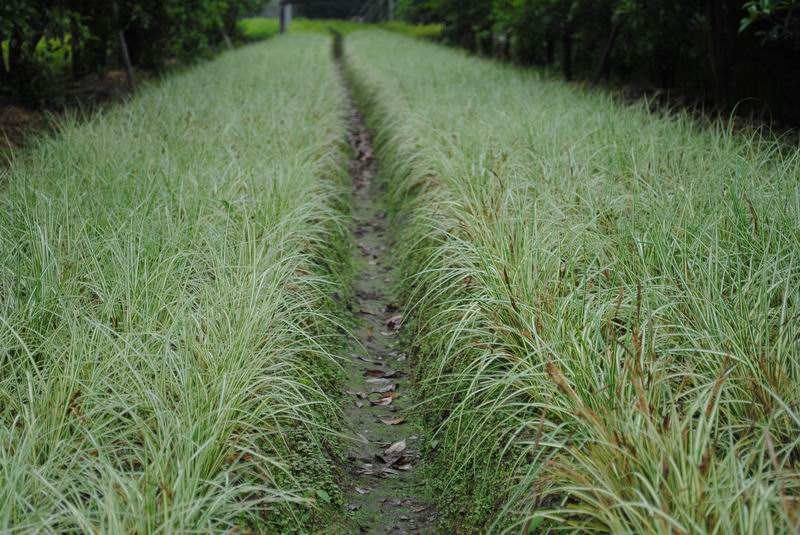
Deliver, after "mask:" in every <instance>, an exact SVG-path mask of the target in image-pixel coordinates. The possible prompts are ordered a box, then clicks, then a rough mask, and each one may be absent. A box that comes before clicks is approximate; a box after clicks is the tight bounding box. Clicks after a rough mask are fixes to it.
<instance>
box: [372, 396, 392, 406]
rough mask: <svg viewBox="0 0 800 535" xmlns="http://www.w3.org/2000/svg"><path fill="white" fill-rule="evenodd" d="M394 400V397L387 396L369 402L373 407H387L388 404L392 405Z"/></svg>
mask: <svg viewBox="0 0 800 535" xmlns="http://www.w3.org/2000/svg"><path fill="white" fill-rule="evenodd" d="M393 400H394V398H391V397H386V398H380V399H378V400H377V401H370V402H369V404H370V405H372V406H373V407H375V406H377V407H385V406H387V405H391V404H392V401H393Z"/></svg>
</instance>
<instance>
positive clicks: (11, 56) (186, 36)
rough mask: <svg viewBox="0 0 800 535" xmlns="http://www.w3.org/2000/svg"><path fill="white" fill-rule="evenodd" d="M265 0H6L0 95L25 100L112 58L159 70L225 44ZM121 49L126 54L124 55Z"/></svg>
mask: <svg viewBox="0 0 800 535" xmlns="http://www.w3.org/2000/svg"><path fill="white" fill-rule="evenodd" d="M264 3H265V1H264V0H106V1H98V0H3V1H2V2H0V43H1V44H2V52H3V54H2V55H3V61H2V62H0V95H6V96H10V97H12V98H19V99H22V100H27V101H29V102H31V101H35V100H36V99H37V98H40V97H41V96H42V95H46V94H47V92H48V88H50V87H52V86H53V85H54V81H55V80H56V79H61V78H64V77H72V78H75V79H77V78H80V77H83V76H85V75H87V74H91V73H94V72H100V71H103V70H105V69H107V68H109V67H112V66H125V65H126V64H129V65H131V66H133V67H137V68H141V69H147V70H155V71H157V70H159V69H161V68H162V67H163V66H164V65H165V64H166V63H167V61H168V60H170V59H173V58H175V59H185V58H193V57H197V56H198V55H201V56H202V55H204V54H208V53H209V52H210V51H212V50H214V49H215V48H217V47H219V46H220V45H222V46H224V44H225V43H226V42H230V40H231V39H232V38H233V37H234V34H235V32H236V28H237V26H236V21H237V19H238V18H239V17H240V16H242V15H244V14H246V13H249V12H252V11H254V10H256V9H258V8H259V7H260V6H261V5H262V4H264ZM125 56H127V57H128V58H129V60H130V61H129V62H128V61H125Z"/></svg>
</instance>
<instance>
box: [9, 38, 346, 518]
mask: <svg viewBox="0 0 800 535" xmlns="http://www.w3.org/2000/svg"><path fill="white" fill-rule="evenodd" d="M342 108H343V98H342V92H341V89H340V85H339V82H338V80H337V78H336V75H335V71H334V66H333V62H332V60H331V56H330V40H329V39H328V38H325V37H322V36H315V35H304V36H302V37H295V36H288V37H286V38H282V39H280V40H275V41H273V42H271V43H269V44H267V45H256V46H250V47H245V48H243V49H240V50H237V51H235V52H231V53H227V54H224V55H223V56H222V57H220V58H219V59H217V60H216V61H213V62H210V63H207V64H204V65H202V66H200V67H198V68H195V69H192V70H190V71H188V72H186V73H184V74H181V75H177V76H174V77H170V78H168V79H166V80H164V81H163V82H160V83H158V84H154V85H150V86H149V87H146V88H144V89H143V90H141V91H140V92H139V94H138V96H136V98H134V99H133V100H132V101H130V102H129V103H127V104H126V105H124V106H120V107H118V108H116V109H114V110H112V111H110V112H108V113H107V114H104V115H101V116H97V117H95V118H93V119H91V120H89V121H87V122H84V123H83V124H80V125H79V124H77V122H76V121H70V120H66V121H65V122H64V124H62V125H61V127H60V131H59V133H58V135H56V136H54V137H53V138H48V139H43V140H41V141H40V142H38V143H36V145H35V146H33V147H31V148H30V149H28V150H27V151H25V152H24V153H22V154H21V155H20V156H19V158H17V160H16V161H15V162H14V163H13V165H12V167H11V170H10V172H8V173H7V174H6V175H7V176H5V177H3V180H2V182H3V188H2V195H0V367H1V369H2V374H1V375H0V422H1V423H0V530H1V531H4V532H6V531H10V530H20V531H56V532H95V531H96V532H105V533H132V532H135V533H149V532H168V533H171V532H185V531H196V532H197V531H200V532H205V531H208V530H214V531H224V530H227V529H230V528H233V527H235V526H238V527H240V528H242V529H246V528H253V529H256V530H265V531H284V530H286V529H289V528H291V527H292V526H297V525H301V524H302V525H304V526H306V527H308V526H313V525H314V523H315V522H320V521H322V520H324V516H325V514H327V513H326V510H325V508H324V507H320V504H322V505H324V503H323V502H325V501H331V500H335V499H336V496H337V492H338V491H337V489H336V487H335V486H334V483H333V481H332V480H331V466H330V464H331V461H332V459H331V458H330V455H335V454H336V451H337V447H336V440H335V436H334V434H335V431H336V428H338V424H337V421H338V418H339V415H338V414H339V409H338V403H337V402H336V400H334V399H332V398H331V397H330V395H331V393H332V392H333V389H331V388H329V386H330V384H331V383H332V382H333V381H334V380H335V379H336V376H337V373H338V372H337V369H338V364H337V363H336V360H335V358H334V357H333V351H334V350H335V349H336V344H339V343H341V338H342V337H341V334H340V333H339V332H338V330H339V329H338V323H339V321H340V320H339V319H338V316H339V315H340V312H339V310H338V306H339V305H338V304H337V303H336V302H335V301H334V299H333V296H335V295H336V294H335V292H336V291H342V290H341V283H342V281H343V279H344V277H345V276H346V274H347V273H346V272H347V270H348V269H349V268H348V262H347V260H346V259H347V258H349V256H346V255H345V254H344V253H345V252H346V251H347V248H346V247H345V246H346V237H345V236H346V235H345V233H344V227H343V222H344V220H345V217H346V214H345V209H346V202H345V199H346V197H345V196H344V194H343V192H344V191H346V190H345V188H344V185H345V176H346V174H345V173H344V172H343V169H342V168H341V163H342V156H343V154H342V152H343V149H342V147H343V146H344V145H343V142H342V141H343V138H344V123H343V120H342Z"/></svg>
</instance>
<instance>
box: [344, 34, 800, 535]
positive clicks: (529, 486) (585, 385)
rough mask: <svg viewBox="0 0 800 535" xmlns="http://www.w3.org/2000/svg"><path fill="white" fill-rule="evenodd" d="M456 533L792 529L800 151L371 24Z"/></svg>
mask: <svg viewBox="0 0 800 535" xmlns="http://www.w3.org/2000/svg"><path fill="white" fill-rule="evenodd" d="M345 57H346V60H347V64H348V75H349V77H350V78H351V79H352V81H353V83H354V85H355V88H356V93H357V95H358V97H359V99H360V100H361V101H362V103H364V104H365V105H366V106H367V107H368V109H369V112H370V113H369V120H370V123H371V125H372V127H373V128H375V129H376V130H377V132H378V135H377V142H378V145H379V152H380V157H381V158H383V179H384V180H385V182H386V184H387V185H388V187H389V190H390V195H391V198H392V200H393V203H394V207H395V216H394V220H395V225H396V226H397V228H398V229H400V230H401V231H402V240H403V243H406V244H407V246H406V247H404V248H403V253H402V255H401V258H400V263H401V265H402V266H403V269H404V272H405V274H406V282H405V284H404V293H405V296H406V298H407V299H408V302H409V304H410V306H411V307H412V310H413V311H414V314H415V317H416V326H415V331H414V332H415V335H416V338H415V339H416V350H415V355H416V356H415V361H416V366H417V369H418V373H419V375H420V377H421V385H422V389H423V394H422V396H421V403H422V404H421V408H422V409H423V410H424V411H425V414H426V418H427V421H428V423H429V424H430V425H431V426H432V429H433V435H432V438H431V440H430V441H429V449H430V450H431V451H432V452H433V453H434V455H435V459H436V460H437V461H436V465H435V467H436V469H435V470H434V471H432V475H433V476H434V477H435V478H436V480H435V485H436V486H437V490H438V492H437V494H438V495H439V496H441V501H442V505H443V507H444V510H445V511H450V513H451V514H452V515H453V518H459V519H460V520H459V521H460V522H462V523H463V524H462V528H464V529H470V528H476V527H480V528H487V529H491V530H493V531H501V530H510V531H526V530H527V531H533V530H535V529H537V528H538V529H557V530H569V531H572V530H579V531H601V532H616V533H649V532H672V533H766V532H786V531H792V530H793V529H796V527H797V525H798V521H800V508H798V505H799V504H798V498H799V497H800V466H799V465H798V463H800V447H799V444H798V443H799V442H800V336H798V332H799V330H798V322H800V230H798V228H799V227H798V222H799V221H800V161H799V160H800V158H799V157H800V153H798V151H797V150H796V148H792V147H786V146H783V145H782V144H781V143H780V142H778V141H776V140H774V139H772V138H770V137H769V136H767V135H761V134H760V133H758V132H755V131H741V132H738V133H735V132H733V131H732V130H733V125H729V124H723V123H719V124H712V125H700V124H698V123H697V122H696V121H695V120H693V119H692V118H690V117H688V116H687V115H686V114H684V113H682V112H675V113H672V114H669V115H668V116H657V115H653V114H651V113H649V112H648V111H647V110H646V107H645V106H644V105H638V104H637V105H625V104H623V103H621V102H619V101H616V100H615V99H614V98H613V97H611V96H609V95H607V94H603V93H598V92H593V91H589V90H584V89H581V88H580V87H578V86H574V85H568V84H565V83H562V82H557V81H550V80H545V79H542V78H541V77H539V76H538V75H537V74H536V73H530V72H523V71H520V70H516V69H514V68H510V67H506V66H502V65H498V64H495V63H491V62H488V61H482V60H478V59H475V58H472V57H468V56H466V55H464V54H461V53H459V52H457V51H453V50H450V49H445V48H441V47H437V46H435V45H432V44H427V43H422V42H419V41H412V40H409V39H405V38H402V37H400V36H394V35H390V34H387V33H382V32H359V33H355V34H352V35H351V36H350V37H349V38H348V40H347V41H346V47H345Z"/></svg>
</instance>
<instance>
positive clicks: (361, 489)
mask: <svg viewBox="0 0 800 535" xmlns="http://www.w3.org/2000/svg"><path fill="white" fill-rule="evenodd" d="M369 491H370V489H365V488H361V487H356V492H357V493H359V494H369Z"/></svg>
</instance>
